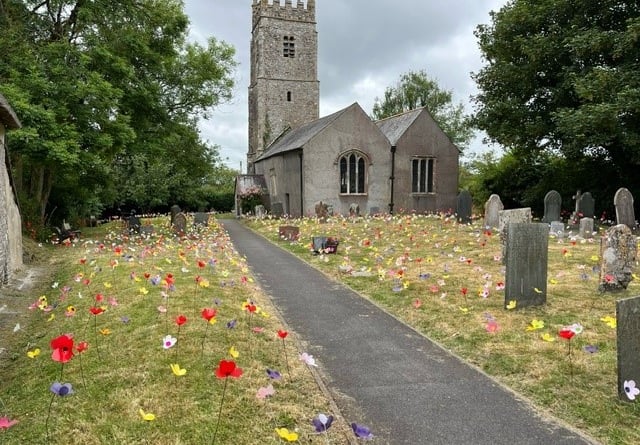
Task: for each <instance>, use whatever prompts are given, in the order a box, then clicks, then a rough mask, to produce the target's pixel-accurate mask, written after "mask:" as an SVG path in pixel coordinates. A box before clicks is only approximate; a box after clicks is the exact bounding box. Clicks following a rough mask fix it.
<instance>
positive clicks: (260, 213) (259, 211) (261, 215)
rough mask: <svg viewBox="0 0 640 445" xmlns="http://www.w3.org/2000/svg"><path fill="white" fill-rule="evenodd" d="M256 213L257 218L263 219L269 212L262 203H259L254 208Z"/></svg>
mask: <svg viewBox="0 0 640 445" xmlns="http://www.w3.org/2000/svg"><path fill="white" fill-rule="evenodd" d="M254 214H255V215H256V218H258V219H263V218H264V217H265V215H266V214H267V212H266V211H265V209H264V206H263V205H262V204H258V205H257V206H255V208H254Z"/></svg>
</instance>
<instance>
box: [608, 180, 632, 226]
mask: <svg viewBox="0 0 640 445" xmlns="http://www.w3.org/2000/svg"><path fill="white" fill-rule="evenodd" d="M613 204H614V205H615V206H616V222H617V223H618V224H625V225H626V226H628V227H629V228H630V229H634V228H635V227H636V213H635V210H634V208H633V195H632V194H631V192H630V191H629V190H627V189H626V188H624V187H623V188H620V189H618V191H617V192H616V194H615V196H614V197H613Z"/></svg>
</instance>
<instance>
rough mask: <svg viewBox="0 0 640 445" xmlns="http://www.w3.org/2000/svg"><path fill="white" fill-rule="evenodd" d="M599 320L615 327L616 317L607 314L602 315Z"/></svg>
mask: <svg viewBox="0 0 640 445" xmlns="http://www.w3.org/2000/svg"><path fill="white" fill-rule="evenodd" d="M600 321H603V322H604V323H605V324H606V325H607V326H609V327H610V328H615V327H616V326H617V325H618V323H617V321H616V317H611V316H610V315H607V316H606V317H602V318H601V319H600Z"/></svg>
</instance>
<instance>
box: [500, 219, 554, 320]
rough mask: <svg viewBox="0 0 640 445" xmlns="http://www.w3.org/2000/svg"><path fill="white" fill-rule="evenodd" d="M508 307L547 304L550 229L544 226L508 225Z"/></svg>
mask: <svg viewBox="0 0 640 445" xmlns="http://www.w3.org/2000/svg"><path fill="white" fill-rule="evenodd" d="M506 244H507V245H506V257H505V264H506V275H505V293H504V298H505V302H504V304H505V307H507V305H509V303H510V302H511V301H515V302H516V308H523V307H528V306H540V305H543V304H545V303H546V302H547V263H548V252H549V226H548V225H547V224H545V223H509V224H508V225H507V243H506Z"/></svg>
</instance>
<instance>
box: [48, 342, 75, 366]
mask: <svg viewBox="0 0 640 445" xmlns="http://www.w3.org/2000/svg"><path fill="white" fill-rule="evenodd" d="M50 345H51V349H53V352H52V353H51V358H52V359H53V360H54V361H56V362H60V363H67V362H68V361H69V360H71V358H72V357H73V338H71V337H69V336H68V335H61V336H59V337H56V338H54V339H53V340H51V344H50Z"/></svg>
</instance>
